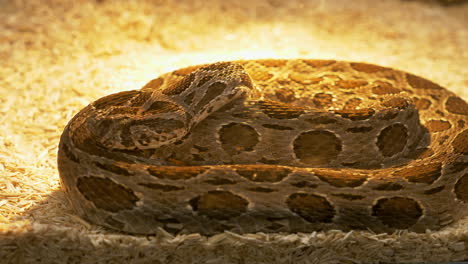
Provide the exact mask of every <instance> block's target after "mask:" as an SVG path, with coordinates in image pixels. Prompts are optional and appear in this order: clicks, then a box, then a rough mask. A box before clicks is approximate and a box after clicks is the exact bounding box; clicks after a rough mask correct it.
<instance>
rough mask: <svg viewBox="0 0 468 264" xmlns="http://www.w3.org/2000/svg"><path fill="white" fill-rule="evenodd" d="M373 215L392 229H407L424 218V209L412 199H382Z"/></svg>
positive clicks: (373, 210)
mask: <svg viewBox="0 0 468 264" xmlns="http://www.w3.org/2000/svg"><path fill="white" fill-rule="evenodd" d="M372 215H374V216H376V217H377V218H378V219H379V220H380V221H381V222H382V223H383V224H385V225H387V226H389V227H391V228H396V229H406V228H409V227H411V226H412V225H414V224H416V222H417V221H418V220H419V218H420V217H421V216H422V209H421V206H420V205H419V204H418V203H417V202H416V201H415V200H413V199H410V198H403V197H392V198H382V199H380V200H378V201H377V203H376V204H375V205H374V207H373V208H372Z"/></svg>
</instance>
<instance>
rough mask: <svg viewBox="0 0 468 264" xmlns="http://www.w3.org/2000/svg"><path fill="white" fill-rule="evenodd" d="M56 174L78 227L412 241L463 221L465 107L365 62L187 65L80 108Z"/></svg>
mask: <svg viewBox="0 0 468 264" xmlns="http://www.w3.org/2000/svg"><path fill="white" fill-rule="evenodd" d="M58 168H59V172H60V177H61V181H62V185H63V187H64V190H65V192H66V195H67V197H68V198H69V200H70V201H71V204H72V205H73V207H74V208H75V209H76V211H77V213H78V214H79V215H80V216H82V217H84V218H85V219H87V220H89V221H91V222H92V223H95V224H98V225H102V226H106V227H109V228H111V229H115V230H120V231H124V232H129V233H136V234H154V233H155V232H157V230H158V229H160V228H163V229H165V230H166V231H169V232H171V233H192V232H199V233H202V234H215V233H217V232H222V231H224V230H230V231H233V232H238V233H246V232H310V231H313V230H325V229H341V230H345V231H346V230H353V229H370V230H372V231H374V232H379V233H380V232H392V231H395V230H397V229H406V230H410V231H415V232H424V231H425V230H426V229H431V230H436V229H440V228H441V227H444V226H446V225H449V224H451V223H453V222H454V221H456V220H457V219H459V218H461V217H463V216H465V215H467V214H468V104H467V103H466V102H465V101H464V100H463V99H461V98H459V97H457V96H456V95H455V94H453V93H452V92H450V91H447V90H446V89H444V88H442V87H440V86H439V85H437V84H435V83H433V82H431V81H428V80H426V79H423V78H421V77H418V76H415V75H413V74H409V73H405V72H402V71H398V70H394V69H391V68H385V67H381V66H377V65H372V64H366V63H354V62H343V61H332V60H300V59H299V60H247V61H235V62H220V63H215V64H209V65H198V66H192V67H187V68H183V69H179V70H176V71H174V72H171V73H166V74H163V75H162V76H160V77H159V78H157V79H154V80H152V81H151V82H149V83H148V84H147V85H145V86H144V87H143V88H142V89H141V90H134V91H125V92H120V93H116V94H112V95H109V96H106V97H103V98H101V99H99V100H97V101H95V102H93V103H92V104H90V105H89V106H87V107H85V108H84V109H83V110H81V111H80V112H79V113H78V114H77V115H76V116H75V117H74V118H73V119H72V120H71V121H70V122H69V123H68V125H67V126H66V127H65V130H64V131H63V134H62V137H61V140H60V145H59V153H58Z"/></svg>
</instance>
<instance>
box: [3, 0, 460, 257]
mask: <svg viewBox="0 0 468 264" xmlns="http://www.w3.org/2000/svg"><path fill="white" fill-rule="evenodd" d="M443 2H445V4H444V5H440V4H439V2H438V1H427V2H424V1H398V0H388V1H379V2H378V3H377V4H376V3H375V1H371V0H368V1H367V0H356V1H353V5H352V6H350V5H345V4H346V3H349V2H348V1H347V0H330V1H313V0H309V1H306V0H302V1H301V0H291V1H277V0H250V1H248V2H247V1H215V0H206V1H195V0H187V1H177V2H176V1H164V0H159V1H157V0H155V1H104V0H101V1H87V0H79V1H78V0H77V1H59V0H44V1H28V2H26V1H20V0H17V1H10V0H0V120H1V122H0V172H1V174H0V175H1V176H0V263H31V262H34V263H41V262H42V263H106V262H107V263H128V262H131V261H133V263H147V262H150V261H152V263H205V262H209V263H396V262H398V263H402V262H428V261H432V262H436V261H441V262H442V261H444V262H447V261H462V260H467V261H468V253H467V252H468V219H464V220H462V221H460V222H459V223H457V224H455V225H453V226H450V227H448V228H445V229H443V230H441V231H437V232H431V231H427V232H426V233H424V234H416V233H410V232H400V233H396V234H373V233H369V232H350V233H343V232H340V231H328V232H313V233H307V234H269V235H265V234H247V235H242V236H241V235H237V234H232V233H223V234H219V235H216V236H213V237H203V236H200V235H198V234H192V235H188V236H187V235H186V236H177V237H173V236H171V235H169V234H166V233H164V232H161V233H160V234H158V235H157V236H155V237H137V236H129V235H123V234H118V233H111V232H108V231H106V230H104V229H101V228H99V227H95V226H92V225H90V224H88V223H86V222H84V221H83V220H81V219H80V218H78V217H76V216H75V215H74V212H73V211H72V210H71V209H70V208H69V205H68V203H67V201H66V200H65V199H64V195H63V192H62V191H61V190H60V186H59V182H58V173H57V169H56V152H57V144H58V139H59V135H60V133H61V131H62V129H63V127H64V126H65V125H66V123H67V121H68V120H69V119H70V118H71V117H72V116H73V115H74V113H76V112H77V111H78V110H79V109H81V108H82V107H84V106H85V105H87V104H88V103H89V102H90V101H92V100H95V99H97V98H99V97H101V96H104V95H107V94H110V93H113V92H117V91H122V90H130V89H137V88H139V87H141V86H142V85H143V84H145V83H146V82H147V81H148V80H150V79H152V78H153V77H155V76H157V75H158V74H160V73H163V72H166V71H169V70H172V69H176V68H179V67H183V66H187V65H190V64H197V63H206V62H214V61H218V60H227V59H247V58H269V57H274V58H294V57H308V58H314V59H340V60H353V61H363V62H369V63H375V64H381V65H383V66H389V67H394V68H398V69H401V70H405V71H409V72H412V73H415V74H418V75H421V76H424V77H426V78H428V79H431V80H433V81H435V82H437V83H439V84H441V85H442V86H444V87H447V88H449V89H451V90H452V91H454V92H456V93H457V94H459V95H460V96H462V97H464V98H465V100H467V99H468V68H467V67H466V66H467V65H468V53H467V52H466V49H467V47H468V18H467V17H466V14H467V13H468V5H467V4H457V5H447V4H448V3H452V2H461V1H443ZM26 3H27V4H26Z"/></svg>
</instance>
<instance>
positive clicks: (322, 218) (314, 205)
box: [286, 193, 335, 223]
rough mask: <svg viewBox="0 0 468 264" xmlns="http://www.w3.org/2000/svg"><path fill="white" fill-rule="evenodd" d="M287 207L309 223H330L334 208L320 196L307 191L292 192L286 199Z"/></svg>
mask: <svg viewBox="0 0 468 264" xmlns="http://www.w3.org/2000/svg"><path fill="white" fill-rule="evenodd" d="M286 204H287V205H288V207H289V209H290V210H291V211H293V212H294V213H296V214H298V215H300V216H301V217H302V218H304V219H305V220H307V221H308V222H311V223H317V222H321V223H330V222H331V221H332V219H333V216H334V215H335V210H334V208H333V206H332V205H331V204H330V202H328V201H327V199H325V198H324V197H322V196H318V195H315V194H308V193H294V194H291V195H290V196H289V197H288V199H287V200H286Z"/></svg>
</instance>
